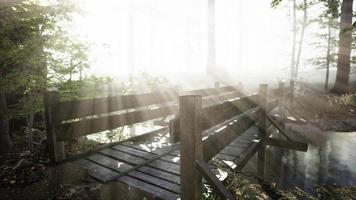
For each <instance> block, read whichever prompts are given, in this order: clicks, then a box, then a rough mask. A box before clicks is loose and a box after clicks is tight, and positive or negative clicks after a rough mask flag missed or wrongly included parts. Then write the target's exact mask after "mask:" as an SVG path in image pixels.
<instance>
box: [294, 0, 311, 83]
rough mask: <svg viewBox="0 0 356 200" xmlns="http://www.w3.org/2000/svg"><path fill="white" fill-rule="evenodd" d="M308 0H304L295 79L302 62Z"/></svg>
mask: <svg viewBox="0 0 356 200" xmlns="http://www.w3.org/2000/svg"><path fill="white" fill-rule="evenodd" d="M307 8H308V5H307V0H304V3H303V12H304V15H303V24H302V30H301V32H300V40H299V48H298V54H297V59H296V63H295V71H294V79H295V80H297V78H298V69H299V62H300V55H301V54H302V48H303V42H304V33H305V27H306V26H307V18H308V16H307Z"/></svg>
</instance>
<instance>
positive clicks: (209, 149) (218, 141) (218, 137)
mask: <svg viewBox="0 0 356 200" xmlns="http://www.w3.org/2000/svg"><path fill="white" fill-rule="evenodd" d="M253 124H254V121H253V120H251V118H250V117H249V116H247V115H242V116H241V117H240V118H239V119H238V120H237V121H236V122H234V123H233V124H229V125H228V126H226V127H225V128H224V129H222V130H220V131H219V132H217V133H215V134H213V135H211V136H209V137H208V138H207V139H206V140H204V141H203V152H204V160H205V161H209V160H210V159H211V158H212V157H214V156H215V155H216V154H217V153H219V152H220V151H221V150H222V149H224V148H225V146H227V145H228V144H230V143H231V141H233V140H234V139H235V138H236V137H238V136H239V135H240V134H242V133H243V132H245V131H246V130H247V129H248V128H249V127H250V126H252V125H253Z"/></svg>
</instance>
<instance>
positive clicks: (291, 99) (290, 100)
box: [289, 80, 294, 108]
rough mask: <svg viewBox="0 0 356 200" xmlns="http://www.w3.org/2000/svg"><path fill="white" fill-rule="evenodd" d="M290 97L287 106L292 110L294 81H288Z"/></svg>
mask: <svg viewBox="0 0 356 200" xmlns="http://www.w3.org/2000/svg"><path fill="white" fill-rule="evenodd" d="M289 92H290V96H289V106H290V108H293V103H294V81H293V80H292V81H290V91H289Z"/></svg>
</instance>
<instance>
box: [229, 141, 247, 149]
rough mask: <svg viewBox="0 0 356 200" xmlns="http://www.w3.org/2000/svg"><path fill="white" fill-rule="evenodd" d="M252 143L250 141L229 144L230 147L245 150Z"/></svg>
mask: <svg viewBox="0 0 356 200" xmlns="http://www.w3.org/2000/svg"><path fill="white" fill-rule="evenodd" d="M252 143H253V141H252V140H251V141H250V142H248V143H244V142H241V141H236V140H235V141H233V142H231V143H230V146H233V147H236V148H240V149H246V148H247V147H249V146H250V145H251V144H252Z"/></svg>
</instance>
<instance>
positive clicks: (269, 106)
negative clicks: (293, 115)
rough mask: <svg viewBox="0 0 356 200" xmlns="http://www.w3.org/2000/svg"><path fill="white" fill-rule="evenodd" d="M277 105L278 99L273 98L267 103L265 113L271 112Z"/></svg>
mask: <svg viewBox="0 0 356 200" xmlns="http://www.w3.org/2000/svg"><path fill="white" fill-rule="evenodd" d="M278 105H279V100H278V99H275V100H272V101H270V102H268V104H267V113H269V112H271V111H272V110H273V109H275V108H276V107H277V106H278Z"/></svg>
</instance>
